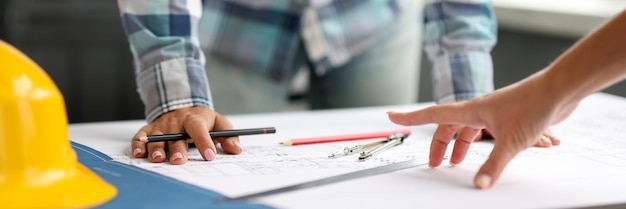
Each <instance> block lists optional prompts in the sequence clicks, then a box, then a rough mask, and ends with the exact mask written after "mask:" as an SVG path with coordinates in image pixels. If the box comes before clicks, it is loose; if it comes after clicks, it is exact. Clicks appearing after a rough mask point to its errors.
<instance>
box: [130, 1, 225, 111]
mask: <svg viewBox="0 0 626 209" xmlns="http://www.w3.org/2000/svg"><path fill="white" fill-rule="evenodd" d="M118 6H119V9H120V14H121V18H122V24H123V26H124V31H125V32H126V35H127V37H128V41H129V43H130V48H131V51H132V54H133V57H134V60H135V78H136V84H137V91H138V93H139V95H140V97H141V100H142V101H143V103H144V105H145V114H146V120H147V121H148V122H151V121H153V120H155V119H156V118H158V117H159V116H160V115H161V114H163V113H166V112H169V111H172V110H175V109H179V108H183V107H192V106H205V107H208V108H211V109H213V104H212V101H211V94H210V91H209V84H208V80H207V77H206V73H205V71H204V65H205V60H204V55H203V53H202V50H201V49H200V44H199V41H198V35H197V33H198V22H199V20H200V17H201V16H202V3H201V1H200V0H169V1H147V0H118Z"/></svg>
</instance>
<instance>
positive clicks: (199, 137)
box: [131, 107, 242, 165]
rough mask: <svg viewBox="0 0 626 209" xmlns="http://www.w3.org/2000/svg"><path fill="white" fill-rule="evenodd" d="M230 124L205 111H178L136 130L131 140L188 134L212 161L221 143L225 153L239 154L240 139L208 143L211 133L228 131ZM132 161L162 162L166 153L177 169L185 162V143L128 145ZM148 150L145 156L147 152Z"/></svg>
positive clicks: (132, 142) (212, 112)
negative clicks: (212, 131)
mask: <svg viewBox="0 0 626 209" xmlns="http://www.w3.org/2000/svg"><path fill="white" fill-rule="evenodd" d="M230 129H232V125H231V123H230V122H229V121H228V120H227V119H226V118H225V117H223V116H222V115H220V114H219V113H217V112H214V111H212V110H210V109H208V108H205V107H190V108H181V109H178V110H175V111H172V112H168V113H165V114H163V115H161V117H159V118H158V119H156V120H154V121H153V122H152V123H150V124H148V125H146V126H144V127H142V128H141V129H139V131H138V132H137V134H135V136H134V137H133V138H138V137H142V136H146V135H158V134H172V133H187V134H189V136H191V140H192V141H193V142H194V143H195V145H196V147H197V148H198V151H200V154H201V155H202V157H203V158H204V160H207V161H212V160H213V159H215V155H216V153H217V149H216V144H217V143H220V144H221V147H222V149H223V150H224V151H225V152H226V153H230V154H239V153H241V151H242V150H241V146H240V145H239V137H225V138H215V139H211V137H210V135H209V131H211V130H230ZM131 147H132V152H133V157H137V158H141V157H146V156H147V157H148V160H150V162H155V163H160V162H165V161H166V160H167V159H168V158H167V157H166V151H167V152H168V154H167V156H169V162H170V163H171V164H175V165H179V164H184V163H185V162H187V149H188V142H187V140H179V141H173V142H151V143H144V142H139V141H131ZM146 149H147V152H146Z"/></svg>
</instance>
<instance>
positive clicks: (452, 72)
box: [424, 0, 497, 103]
mask: <svg viewBox="0 0 626 209" xmlns="http://www.w3.org/2000/svg"><path fill="white" fill-rule="evenodd" d="M424 16H425V18H424V20H425V25H424V50H425V52H426V53H427V55H428V58H429V60H430V61H431V64H432V66H433V69H432V76H433V97H434V98H435V101H436V102H437V103H448V102H454V101H460V100H467V99H472V98H475V97H478V96H480V95H483V94H486V93H489V92H491V91H493V89H494V87H493V64H492V59H491V54H490V52H491V49H492V48H493V47H494V46H495V44H496V40H497V31H496V29H497V23H496V17H495V15H494V12H493V8H492V6H491V1H490V0H439V1H434V2H431V3H428V4H427V5H426V7H425V10H424Z"/></svg>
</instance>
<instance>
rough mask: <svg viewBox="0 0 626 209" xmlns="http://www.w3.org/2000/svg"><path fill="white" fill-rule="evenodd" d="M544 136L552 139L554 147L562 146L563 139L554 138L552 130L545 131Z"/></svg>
mask: <svg viewBox="0 0 626 209" xmlns="http://www.w3.org/2000/svg"><path fill="white" fill-rule="evenodd" d="M542 135H543V136H545V137H547V138H548V139H550V142H551V143H552V145H560V144H561V139H559V138H557V137H556V136H554V134H553V133H552V130H550V129H546V130H545V131H543V134H542Z"/></svg>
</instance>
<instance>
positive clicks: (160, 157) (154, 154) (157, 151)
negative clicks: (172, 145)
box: [147, 142, 165, 163]
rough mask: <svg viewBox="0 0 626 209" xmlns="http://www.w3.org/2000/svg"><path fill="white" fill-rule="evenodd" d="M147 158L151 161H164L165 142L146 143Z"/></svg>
mask: <svg viewBox="0 0 626 209" xmlns="http://www.w3.org/2000/svg"><path fill="white" fill-rule="evenodd" d="M147 147H148V160H149V161H150V162H153V163H162V162H165V142H150V143H147Z"/></svg>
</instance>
